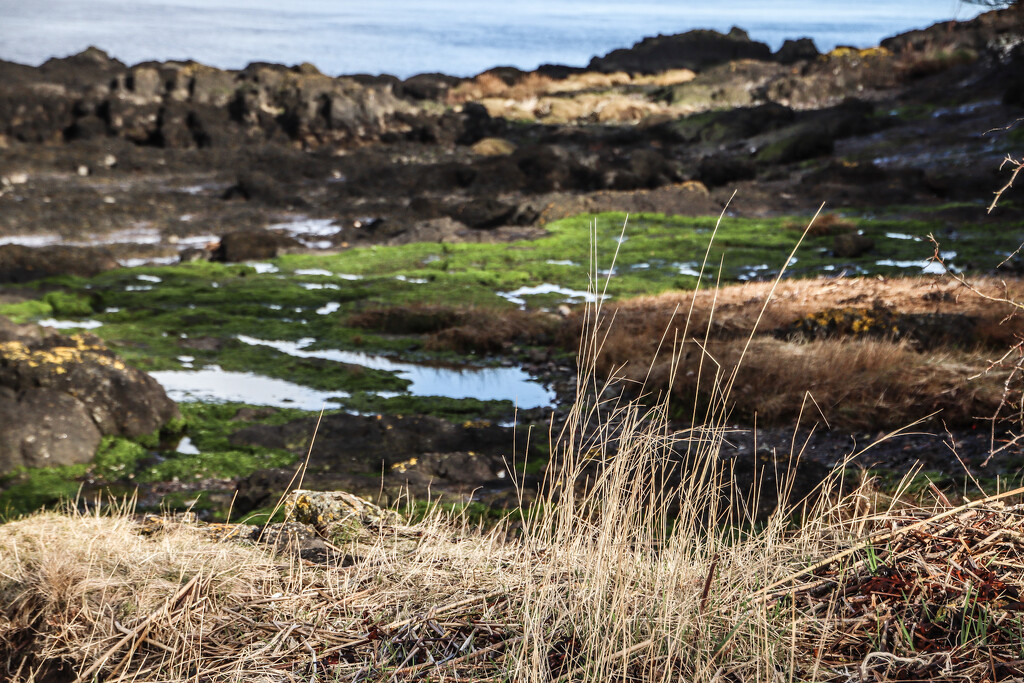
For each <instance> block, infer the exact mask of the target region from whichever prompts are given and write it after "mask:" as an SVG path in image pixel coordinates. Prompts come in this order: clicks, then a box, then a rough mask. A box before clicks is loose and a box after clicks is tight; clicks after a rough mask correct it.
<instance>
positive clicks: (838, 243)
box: [832, 232, 875, 258]
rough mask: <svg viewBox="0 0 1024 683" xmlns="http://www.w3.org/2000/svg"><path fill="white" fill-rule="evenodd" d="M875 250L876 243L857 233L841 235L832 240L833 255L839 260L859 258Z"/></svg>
mask: <svg viewBox="0 0 1024 683" xmlns="http://www.w3.org/2000/svg"><path fill="white" fill-rule="evenodd" d="M874 248H875V241H874V240H873V239H871V238H870V237H868V236H866V235H859V234H857V233H855V232H845V233H839V234H837V235H835V236H834V237H833V238H832V253H833V254H835V255H836V256H837V257H839V258H857V257H858V256H863V255H864V254H866V253H868V252H869V251H871V250H872V249H874Z"/></svg>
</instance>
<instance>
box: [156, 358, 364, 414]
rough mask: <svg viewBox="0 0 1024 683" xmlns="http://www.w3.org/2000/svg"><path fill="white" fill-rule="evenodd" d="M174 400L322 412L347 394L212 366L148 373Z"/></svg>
mask: <svg viewBox="0 0 1024 683" xmlns="http://www.w3.org/2000/svg"><path fill="white" fill-rule="evenodd" d="M149 374H150V375H151V376H152V377H153V379H155V380H156V381H157V382H159V383H160V385H161V386H162V387H163V388H164V391H166V392H167V395H168V396H169V397H170V398H171V400H173V401H178V402H181V403H187V402H192V401H209V402H212V403H233V402H237V403H251V404H253V405H261V406H273V407H275V408H299V409H301V410H320V409H321V408H324V407H328V408H336V407H337V406H336V405H329V404H331V403H337V399H339V398H345V397H346V396H348V394H347V393H346V392H344V391H318V390H316V389H310V388H309V387H304V386H302V385H299V384H294V383H292V382H286V381H285V380H283V379H274V378H273V377H264V376H262V375H257V374H254V373H251V372H229V371H227V370H224V369H222V368H221V367H220V366H217V365H212V366H209V367H206V368H203V369H202V370H159V371H157V372H151V373H149Z"/></svg>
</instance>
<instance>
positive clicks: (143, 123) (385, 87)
mask: <svg viewBox="0 0 1024 683" xmlns="http://www.w3.org/2000/svg"><path fill="white" fill-rule="evenodd" d="M410 109H411V108H410V106H409V105H407V104H405V103H404V102H403V100H401V99H400V98H399V97H397V96H396V95H395V94H394V92H393V86H392V84H390V83H388V82H381V83H374V84H365V85H364V84H361V83H359V82H357V81H356V80H354V79H350V78H332V77H330V76H325V75H323V74H321V73H319V72H318V71H316V70H315V69H310V68H308V65H307V68H303V67H295V68H292V69H289V68H287V67H283V66H278V65H270V64H252V65H250V66H248V67H247V68H245V69H244V70H242V71H223V70H220V69H214V68H211V67H207V66H203V65H201V64H197V63H195V62H165V63H155V62H150V63H144V64H139V65H136V66H134V67H131V68H128V67H126V66H125V65H124V64H122V63H121V62H119V61H117V60H114V59H110V58H109V57H108V56H107V55H106V54H105V53H104V52H102V51H101V50H98V49H96V48H89V49H88V50H86V51H85V52H83V53H81V54H78V55H74V56H72V57H68V58H65V59H51V60H50V61H48V62H46V64H44V65H43V66H41V67H39V68H38V69H32V68H29V67H25V66H22V65H19V64H12V63H9V62H0V134H2V135H6V136H8V137H10V138H11V139H14V140H20V141H25V142H52V141H59V140H61V139H66V140H76V139H94V138H102V137H105V136H110V137H120V138H124V139H126V140H129V141H131V142H134V143H136V144H140V145H155V146H161V147H169V148H189V147H216V146H224V145H240V144H244V143H246V142H252V141H270V140H275V139H276V140H286V141H296V142H299V143H301V144H303V145H305V146H311V147H317V146H322V145H348V144H355V143H357V142H359V141H364V140H376V139H379V138H380V136H381V135H382V134H384V133H386V132H388V131H390V130H396V129H397V130H405V129H406V128H407V125H406V124H404V123H401V122H399V120H398V116H397V115H398V114H400V113H403V112H408V111H410Z"/></svg>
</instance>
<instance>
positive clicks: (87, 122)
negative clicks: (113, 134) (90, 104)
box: [64, 114, 107, 141]
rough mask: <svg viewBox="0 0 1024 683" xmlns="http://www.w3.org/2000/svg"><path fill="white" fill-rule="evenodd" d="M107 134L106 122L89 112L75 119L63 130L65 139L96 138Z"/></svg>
mask: <svg viewBox="0 0 1024 683" xmlns="http://www.w3.org/2000/svg"><path fill="white" fill-rule="evenodd" d="M106 135H107V123H106V122H105V121H104V120H103V119H101V118H100V117H98V116H94V115H92V114H89V115H87V116H81V117H79V118H76V119H75V122H74V123H73V124H71V127H70V128H68V129H67V130H65V131H64V138H65V139H66V140H69V141H70V140H96V139H99V138H104V137H106Z"/></svg>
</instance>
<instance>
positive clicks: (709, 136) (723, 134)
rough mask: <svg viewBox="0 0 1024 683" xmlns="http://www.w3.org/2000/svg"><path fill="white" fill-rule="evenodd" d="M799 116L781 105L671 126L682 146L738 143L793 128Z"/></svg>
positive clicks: (715, 114) (704, 116)
mask: <svg viewBox="0 0 1024 683" xmlns="http://www.w3.org/2000/svg"><path fill="white" fill-rule="evenodd" d="M795 118H796V113H795V112H794V111H793V110H792V109H790V108H789V107H784V106H782V105H781V104H775V103H768V104H763V105H758V106H756V107H737V108H735V109H727V110H723V111H717V112H708V113H705V114H698V115H694V116H687V117H685V118H682V119H680V120H679V121H676V122H674V123H672V124H670V125H669V128H670V130H671V131H672V133H674V134H675V135H676V136H678V139H679V140H681V141H682V142H691V143H692V142H705V143H711V144H720V143H726V142H736V141H738V140H743V139H745V138H750V137H753V136H755V135H759V134H761V133H766V132H769V131H773V130H777V129H779V128H782V127H784V126H787V125H789V124H790V123H792V122H793V120H794V119H795Z"/></svg>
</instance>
